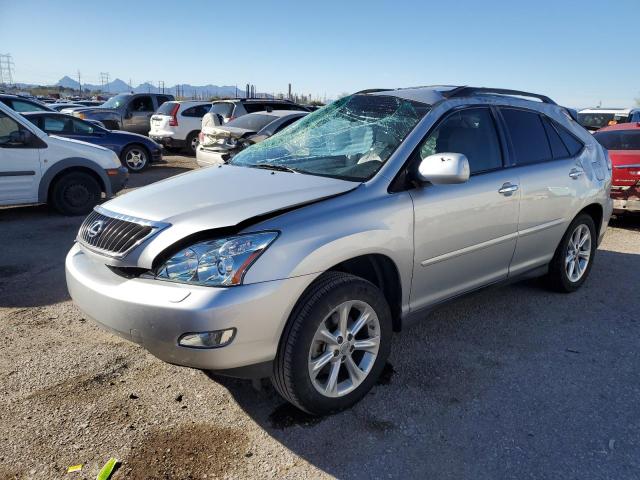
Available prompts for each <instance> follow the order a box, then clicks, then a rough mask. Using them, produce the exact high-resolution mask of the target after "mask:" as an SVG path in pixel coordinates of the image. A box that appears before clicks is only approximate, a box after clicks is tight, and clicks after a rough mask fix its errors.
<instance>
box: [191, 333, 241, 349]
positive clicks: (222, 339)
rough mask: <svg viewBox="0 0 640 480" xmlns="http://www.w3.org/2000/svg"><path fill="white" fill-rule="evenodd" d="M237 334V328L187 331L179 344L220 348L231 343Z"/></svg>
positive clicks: (192, 346)
mask: <svg viewBox="0 0 640 480" xmlns="http://www.w3.org/2000/svg"><path fill="white" fill-rule="evenodd" d="M235 336H236V329H235V328H228V329H226V330H215V331H213V332H198V333H185V334H184V335H182V336H181V337H180V339H179V340H178V345H180V346H181V347H191V348H218V347H224V346H226V345H229V344H230V343H231V342H232V341H233V339H234V337H235Z"/></svg>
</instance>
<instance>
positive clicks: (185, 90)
mask: <svg viewBox="0 0 640 480" xmlns="http://www.w3.org/2000/svg"><path fill="white" fill-rule="evenodd" d="M55 86H56V87H65V88H72V89H74V90H77V89H78V81H77V80H74V79H73V78H71V77H69V76H64V77H62V78H61V79H60V80H58V83H56V84H55ZM82 88H83V90H89V91H103V92H109V93H127V92H130V91H131V90H132V89H131V88H129V84H127V83H126V82H124V81H123V80H120V79H119V78H116V79H115V80H113V81H112V82H109V83H107V84H106V85H105V86H104V88H103V86H102V85H94V84H91V83H83V84H82ZM178 89H179V90H180V95H181V96H184V97H187V98H188V97H198V98H210V97H235V96H239V97H242V96H244V89H242V88H238V89H236V87H235V86H234V85H222V86H219V85H213V84H208V85H189V84H188V83H183V84H180V85H174V86H172V87H167V86H165V88H164V91H165V92H166V93H170V94H173V95H175V94H176V92H177V91H178ZM133 92H135V93H147V92H149V93H160V92H161V89H160V88H158V86H157V85H154V84H152V83H149V82H144V83H141V84H140V85H138V86H137V87H133ZM257 96H261V97H262V96H266V97H271V95H268V94H262V93H258V94H257Z"/></svg>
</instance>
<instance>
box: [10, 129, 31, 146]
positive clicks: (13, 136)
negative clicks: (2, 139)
mask: <svg viewBox="0 0 640 480" xmlns="http://www.w3.org/2000/svg"><path fill="white" fill-rule="evenodd" d="M29 135H30V133H29V132H28V131H26V130H16V131H14V132H11V133H10V134H9V143H10V144H12V145H26V144H27V143H29V139H30V136H29Z"/></svg>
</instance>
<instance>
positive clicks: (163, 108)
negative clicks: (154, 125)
mask: <svg viewBox="0 0 640 480" xmlns="http://www.w3.org/2000/svg"><path fill="white" fill-rule="evenodd" d="M175 106H176V102H165V103H163V104H162V105H160V108H158V111H157V112H156V113H157V114H159V115H169V116H170V115H171V112H172V111H173V107H175Z"/></svg>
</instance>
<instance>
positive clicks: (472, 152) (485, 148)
mask: <svg viewBox="0 0 640 480" xmlns="http://www.w3.org/2000/svg"><path fill="white" fill-rule="evenodd" d="M443 152H451V153H462V154H464V155H465V156H466V157H467V159H468V160H469V168H470V170H471V173H472V174H473V173H480V172H487V171H491V170H496V169H498V168H501V167H502V151H501V149H500V143H499V141H498V134H497V132H496V128H495V124H494V122H493V117H492V115H491V112H490V111H489V109H488V108H472V109H466V110H462V111H460V112H456V113H453V114H451V115H449V116H448V117H447V118H445V120H444V121H443V122H442V123H441V124H440V125H439V126H438V127H437V128H436V129H435V130H434V131H433V132H432V133H431V134H430V135H429V136H428V137H427V139H426V140H425V141H424V143H423V144H422V145H421V147H420V158H422V159H424V158H426V157H428V156H429V155H433V154H436V153H443Z"/></svg>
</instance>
